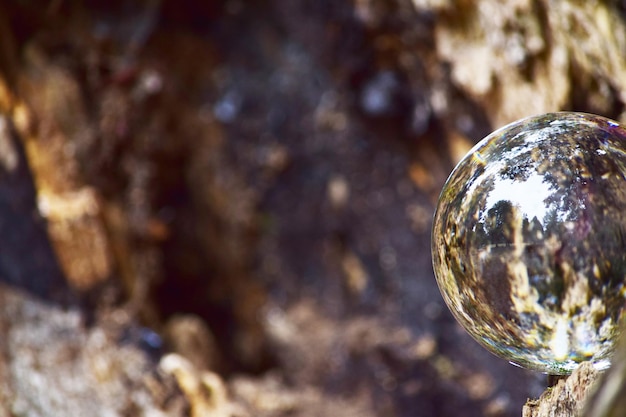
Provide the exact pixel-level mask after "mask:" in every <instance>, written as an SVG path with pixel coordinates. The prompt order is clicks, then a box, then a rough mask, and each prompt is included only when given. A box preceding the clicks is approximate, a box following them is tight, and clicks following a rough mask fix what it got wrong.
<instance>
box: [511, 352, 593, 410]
mask: <svg viewBox="0 0 626 417" xmlns="http://www.w3.org/2000/svg"><path fill="white" fill-rule="evenodd" d="M597 379H598V372H597V371H596V370H594V369H593V366H592V365H591V364H590V363H589V362H584V363H583V364H582V365H581V366H579V367H578V368H577V369H576V370H575V371H574V372H573V373H572V375H570V376H569V377H568V378H563V379H560V380H559V381H558V382H557V384H556V385H554V386H553V387H550V388H548V389H547V390H546V392H544V393H543V394H542V395H541V397H539V399H537V400H529V401H528V402H527V403H526V405H524V408H523V410H522V417H548V416H551V417H574V416H587V415H588V414H584V413H583V412H582V411H583V407H584V405H585V401H586V400H587V398H588V397H589V394H590V393H591V392H593V389H594V383H595V382H596V380H597Z"/></svg>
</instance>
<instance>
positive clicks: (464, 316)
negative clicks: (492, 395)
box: [432, 113, 626, 374]
mask: <svg viewBox="0 0 626 417" xmlns="http://www.w3.org/2000/svg"><path fill="white" fill-rule="evenodd" d="M625 234H626V129H624V128H623V127H621V126H619V125H618V124H617V123H616V122H614V121H612V120H609V119H605V118H603V117H599V116H593V115H589V114H583V113H551V114H545V115H542V116H537V117H531V118H527V119H523V120H521V121H518V122H515V123H512V124H510V125H508V126H505V127H504V128H502V129H500V130H497V131H496V132H494V133H492V134H491V135H489V136H487V137H486V138H485V139H483V140H482V141H481V142H479V143H478V144H477V145H476V146H475V147H474V148H473V149H472V150H471V151H470V152H469V154H468V155H467V156H466V157H465V158H464V159H463V160H462V161H461V162H460V163H459V164H458V165H457V167H456V168H455V169H454V171H453V172H452V174H451V175H450V177H449V178H448V181H447V182H446V184H445V186H444V188H443V191H442V192H441V196H440V198H439V204H438V207H437V211H436V213H435V220H434V226H433V238H432V252H433V265H434V269H435V274H436V277H437V283H438V284H439V288H440V290H441V293H442V295H443V298H444V299H445V301H446V303H447V305H448V307H449V308H450V310H451V311H452V313H453V314H454V316H455V317H456V319H457V320H458V321H459V322H460V323H461V324H462V325H463V327H465V329H466V330H467V331H468V332H469V333H470V334H471V335H472V337H474V338H475V339H476V340H477V341H478V342H480V343H481V344H482V345H483V346H485V347H486V348H487V349H489V350H490V351H491V352H493V353H495V354H497V355H499V356H501V357H503V358H505V359H507V360H509V361H510V362H511V363H513V364H516V365H520V366H523V367H525V368H529V369H534V370H538V371H542V372H547V373H550V374H568V373H570V372H572V371H573V370H574V368H576V366H577V365H578V363H580V362H582V361H585V360H590V361H592V362H593V363H594V365H595V367H596V368H597V369H605V368H607V367H608V366H609V364H610V363H609V359H610V354H611V352H612V350H613V346H614V342H615V339H616V337H617V335H618V328H619V323H620V321H621V318H622V315H623V313H624V307H625V298H624V297H625V295H626V289H625V288H624V284H625V283H626V238H625Z"/></svg>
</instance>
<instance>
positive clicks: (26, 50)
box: [0, 0, 626, 417]
mask: <svg viewBox="0 0 626 417" xmlns="http://www.w3.org/2000/svg"><path fill="white" fill-rule="evenodd" d="M47 3H49V4H44V3H42V2H36V1H32V0H19V1H18V0H6V1H2V2H0V417H5V416H6V417H8V416H18V415H20V416H22V415H23V416H33V417H34V416H37V417H52V416H82V415H85V416H107V417H114V416H120V417H121V416H150V417H155V416H183V415H185V416H188V415H192V416H205V415H211V416H224V417H227V416H230V417H246V416H255V417H258V416H261V417H274V416H276V417H278V416H285V415H290V416H295V417H309V416H310V417H316V416H331V415H332V416H338V417H347V416H359V417H368V416H372V417H373V416H389V417H414V416H440V417H451V416H458V415H460V414H462V415H464V416H466V417H479V416H488V417H509V416H511V417H512V416H518V415H519V413H520V409H521V407H522V405H523V403H524V401H525V400H526V399H527V398H528V397H538V396H539V395H540V394H541V392H542V391H543V389H544V384H543V382H542V378H541V376H539V375H535V374H533V373H530V372H527V371H524V370H521V369H518V368H515V367H512V366H510V365H509V364H507V363H506V362H505V361H502V360H500V359H497V358H495V357H493V356H492V355H491V354H489V353H488V352H486V351H485V350H484V349H482V348H481V347H480V346H478V345H477V344H476V343H474V342H473V341H472V339H471V338H470V337H469V336H468V335H466V334H465V333H464V332H463V331H462V330H461V329H460V328H459V326H458V325H457V324H456V322H455V321H454V319H453V318H452V316H451V315H450V314H449V313H448V311H447V309H446V307H445V305H444V303H443V300H442V298H441V296H440V294H439V291H438V289H437V286H436V283H435V280H434V277H433V275H432V271H431V255H430V233H431V231H430V229H431V218H432V212H433V209H434V204H435V202H436V198H437V196H438V194H439V191H440V190H441V186H442V185H443V182H444V181H445V179H446V177H447V175H448V173H449V172H450V171H451V169H452V167H453V165H454V164H455V163H456V161H458V160H459V158H460V157H461V156H462V155H463V154H464V153H465V152H466V151H467V150H469V149H470V148H471V146H472V145H473V144H474V143H475V142H477V141H478V140H479V139H481V138H482V137H484V136H485V135H486V134H488V133H489V132H491V131H492V130H494V129H495V128H497V127H499V126H500V125H502V124H503V123H505V122H510V121H512V120H514V119H517V118H521V117H524V116H528V115H530V114H535V113H538V112H543V111H558V110H579V111H588V112H593V113H598V114H600V115H603V116H607V117H610V118H613V119H617V120H622V121H624V120H626V114H625V113H624V103H625V102H626V68H625V67H626V65H625V59H626V58H625V57H624V54H623V53H620V51H624V50H626V45H625V44H626V30H625V27H626V26H625V24H624V10H623V6H621V5H619V4H617V3H618V2H614V1H596V2H590V1H589V2H581V1H561V2H553V1H548V0H532V1H531V0H506V1H499V0H498V1H496V0H485V1H480V2H472V1H447V0H358V1H352V0H333V1H331V0H320V1H309V0H267V1H257V0H251V1H237V0H217V1H199V0H198V1H195V0H183V1H174V0H161V1H159V0H156V1H154V0H145V1H136V2H127V1H122V0H114V1H89V2H70V1H53V2H47ZM615 369H616V371H611V372H619V371H618V370H617V369H620V368H617V367H616V368H615ZM576 375H577V376H576V377H574V379H572V380H571V382H570V383H565V382H563V385H562V388H563V390H562V391H559V392H562V394H558V395H557V397H558V398H562V399H563V400H564V401H565V402H566V403H568V404H570V403H571V404H573V403H574V401H575V400H577V399H578V398H580V396H581V395H582V391H584V389H583V388H584V387H582V386H579V387H576V384H581V383H582V382H584V381H587V380H588V379H587V378H590V376H588V375H582V374H576ZM606 375H607V377H606V378H609V375H612V373H607V374H606ZM576 378H578V379H576ZM575 381H578V382H576V383H574V382H575ZM585 383H586V382H585ZM603 383H605V382H603ZM568 384H569V385H568ZM607 384H608V383H607ZM551 392H556V391H555V389H553V390H552V391H551ZM598 392H600V391H598ZM615 398H616V401H617V397H615ZM601 400H602V401H601ZM596 401H597V402H596ZM603 401H604V398H601V397H597V398H596V397H594V404H600V403H601V402H603ZM615 404H617V403H615ZM533 407H534V408H533ZM533 407H530V408H528V407H527V409H526V410H527V411H526V412H527V413H528V412H535V411H536V410H538V409H539V408H541V406H540V405H537V406H533ZM615 407H617V406H615ZM614 409H617V408H614ZM542 410H544V409H543V408H542ZM594 410H595V408H594ZM594 412H595V411H594ZM529 415H535V414H529ZM597 415H604V414H597ZM606 415H608V414H606Z"/></svg>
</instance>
